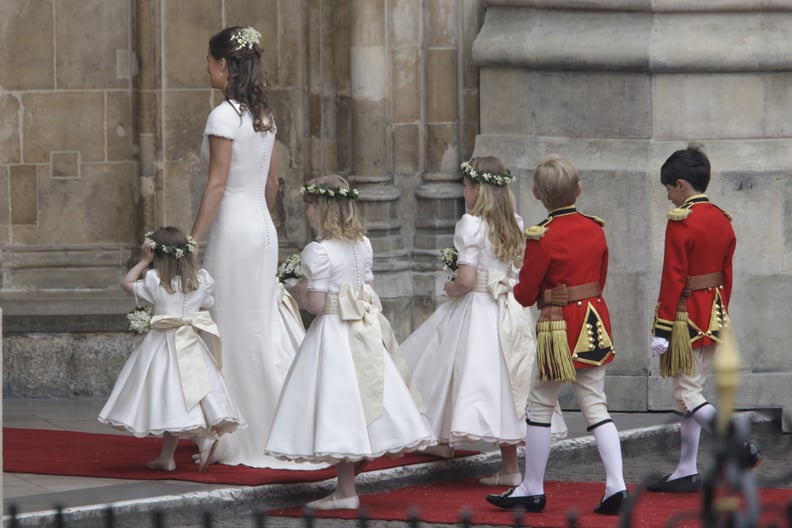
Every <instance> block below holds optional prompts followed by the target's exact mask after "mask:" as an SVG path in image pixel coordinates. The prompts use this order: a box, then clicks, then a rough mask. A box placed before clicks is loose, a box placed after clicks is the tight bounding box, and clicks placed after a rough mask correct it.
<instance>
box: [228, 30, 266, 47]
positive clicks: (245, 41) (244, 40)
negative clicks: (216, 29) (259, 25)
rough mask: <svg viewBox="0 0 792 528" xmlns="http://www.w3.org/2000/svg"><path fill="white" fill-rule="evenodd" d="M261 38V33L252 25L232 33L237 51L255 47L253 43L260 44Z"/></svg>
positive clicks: (232, 40)
mask: <svg viewBox="0 0 792 528" xmlns="http://www.w3.org/2000/svg"><path fill="white" fill-rule="evenodd" d="M259 39H261V33H259V32H258V31H256V29H255V28H253V27H252V26H248V27H246V28H242V29H240V30H239V31H237V32H236V33H234V34H233V35H231V42H235V43H236V48H234V49H235V50H236V51H239V50H241V49H242V48H247V49H253V44H258V43H259Z"/></svg>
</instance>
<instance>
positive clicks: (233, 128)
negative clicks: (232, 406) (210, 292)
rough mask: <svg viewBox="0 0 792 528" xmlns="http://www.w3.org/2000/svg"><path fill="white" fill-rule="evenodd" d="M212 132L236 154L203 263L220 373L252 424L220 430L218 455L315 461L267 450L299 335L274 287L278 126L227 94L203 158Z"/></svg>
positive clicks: (231, 461)
mask: <svg viewBox="0 0 792 528" xmlns="http://www.w3.org/2000/svg"><path fill="white" fill-rule="evenodd" d="M209 136H219V137H222V138H227V139H231V140H232V154H231V168H230V172H229V175H228V181H227V183H226V189H225V194H224V195H223V199H222V201H221V203H220V210H219V211H218V213H217V217H216V218H215V220H214V222H213V223H212V227H211V230H210V233H209V244H208V246H207V249H206V253H205V256H204V267H206V269H207V270H209V272H210V273H211V274H212V275H213V276H214V278H215V281H216V290H215V291H216V293H215V305H214V309H213V310H212V315H213V317H214V319H215V321H216V322H217V326H218V327H219V329H220V332H221V334H222V336H223V350H224V351H225V352H224V354H225V359H224V367H223V375H224V376H225V379H226V384H227V386H228V388H229V391H230V392H231V396H232V398H233V399H234V402H235V403H236V404H237V406H238V407H239V409H240V410H241V412H242V415H243V417H244V418H245V421H246V422H247V424H248V427H247V428H246V429H243V430H240V431H238V432H237V433H236V434H233V435H226V436H224V437H222V438H220V441H219V442H218V445H217V448H216V450H215V453H214V457H213V461H216V462H219V463H222V464H228V465H237V464H243V465H246V466H251V467H265V468H290V469H313V468H312V467H308V466H304V467H297V466H296V465H295V464H287V463H284V462H283V461H279V460H276V459H275V458H273V457H268V456H265V455H264V443H265V442H266V440H267V436H268V435H269V430H270V426H271V424H272V417H273V414H274V411H275V404H276V402H277V401H278V395H279V394H280V390H281V385H282V384H283V380H284V379H285V377H286V373H287V372H288V369H289V365H290V364H291V361H292V358H293V357H294V354H295V353H296V350H297V345H298V344H299V341H301V339H302V329H301V327H300V326H299V325H297V324H293V322H292V323H290V322H288V321H284V320H283V319H282V315H283V313H282V312H280V311H279V305H280V302H281V300H282V296H281V294H280V293H281V292H278V291H276V286H277V281H276V278H275V277H276V273H277V265H278V236H277V232H276V231H275V226H274V224H273V222H272V218H271V217H270V213H269V209H268V208H267V203H266V200H265V195H264V189H265V185H266V183H267V176H268V173H269V168H270V160H271V158H272V150H273V148H274V145H275V130H274V129H273V130H271V131H268V132H256V131H255V130H254V129H253V122H252V118H251V115H250V113H249V112H241V111H240V107H239V104H237V103H236V102H234V101H223V102H222V103H220V104H219V105H218V106H217V107H215V108H214V109H213V110H212V112H211V113H210V114H209V117H208V118H207V121H206V128H205V129H204V139H203V144H202V146H201V154H202V157H203V158H204V160H205V161H208V159H209V142H208V137H209ZM287 315H288V314H287ZM290 332H291V333H290Z"/></svg>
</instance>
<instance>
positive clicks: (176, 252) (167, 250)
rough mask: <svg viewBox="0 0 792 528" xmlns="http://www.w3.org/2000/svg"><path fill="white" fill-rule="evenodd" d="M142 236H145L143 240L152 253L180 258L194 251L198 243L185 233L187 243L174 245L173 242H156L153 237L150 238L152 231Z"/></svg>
mask: <svg viewBox="0 0 792 528" xmlns="http://www.w3.org/2000/svg"><path fill="white" fill-rule="evenodd" d="M143 236H144V238H145V240H144V242H145V243H146V244H147V245H148V247H150V248H151V250H152V251H153V252H154V253H162V254H164V255H171V256H172V257H175V258H177V259H180V258H182V257H183V256H184V255H189V254H190V253H192V252H194V251H195V248H196V247H198V244H196V243H195V239H194V238H193V237H191V236H190V235H187V243H185V244H184V245H183V246H175V245H173V244H163V243H162V242H156V241H155V240H154V239H153V238H151V237H152V236H154V233H153V232H152V231H149V232H148V233H146V234H145V235H143Z"/></svg>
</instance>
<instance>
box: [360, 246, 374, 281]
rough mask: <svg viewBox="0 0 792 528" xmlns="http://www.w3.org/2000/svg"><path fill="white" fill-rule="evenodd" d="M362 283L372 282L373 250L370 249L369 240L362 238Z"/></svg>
mask: <svg viewBox="0 0 792 528" xmlns="http://www.w3.org/2000/svg"><path fill="white" fill-rule="evenodd" d="M362 245H363V282H371V281H373V280H374V271H373V268H374V250H373V249H372V248H371V240H369V238H368V237H365V236H364V237H363V244H362Z"/></svg>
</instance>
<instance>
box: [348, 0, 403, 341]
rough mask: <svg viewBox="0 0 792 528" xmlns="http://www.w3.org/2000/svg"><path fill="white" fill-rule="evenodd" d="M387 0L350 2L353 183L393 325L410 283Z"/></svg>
mask: <svg viewBox="0 0 792 528" xmlns="http://www.w3.org/2000/svg"><path fill="white" fill-rule="evenodd" d="M388 4H389V2H388V0H352V1H351V2H350V20H351V25H350V47H349V57H350V65H349V70H350V71H349V78H350V95H351V145H350V149H351V160H350V166H351V174H350V175H349V179H350V181H351V183H352V184H353V185H355V186H357V187H359V188H360V193H361V194H360V199H359V201H358V206H359V208H360V212H361V214H362V216H363V218H364V220H365V224H366V228H367V230H368V236H369V238H370V239H371V243H372V246H373V248H374V274H375V278H376V281H377V283H376V288H377V292H378V293H379V295H380V297H381V298H382V300H383V303H384V304H385V305H386V306H385V312H386V314H387V315H388V317H389V318H391V323H392V324H393V326H394V327H395V328H397V334H398V333H401V332H399V331H398V328H399V327H401V326H402V324H401V320H402V319H403V318H404V312H405V310H404V308H406V306H407V305H406V302H407V295H408V293H409V284H408V282H407V280H408V278H407V276H406V275H405V274H404V273H402V272H404V271H405V270H407V268H408V262H407V253H408V252H407V248H406V247H405V243H404V236H403V234H402V231H401V228H402V222H401V219H400V218H399V197H400V192H399V189H397V188H396V187H395V186H394V184H393V172H392V164H391V156H392V152H391V142H390V141H389V133H390V127H389V121H390V119H391V108H390V104H389V103H390V100H389V98H390V97H391V92H390V90H389V87H390V86H391V84H392V82H393V80H394V79H393V78H392V77H391V73H392V72H391V69H390V64H391V56H390V52H391V50H390V47H389V46H390V42H389V40H390V39H389V35H390V32H389V26H388V17H387V13H388V11H387V7H388Z"/></svg>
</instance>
